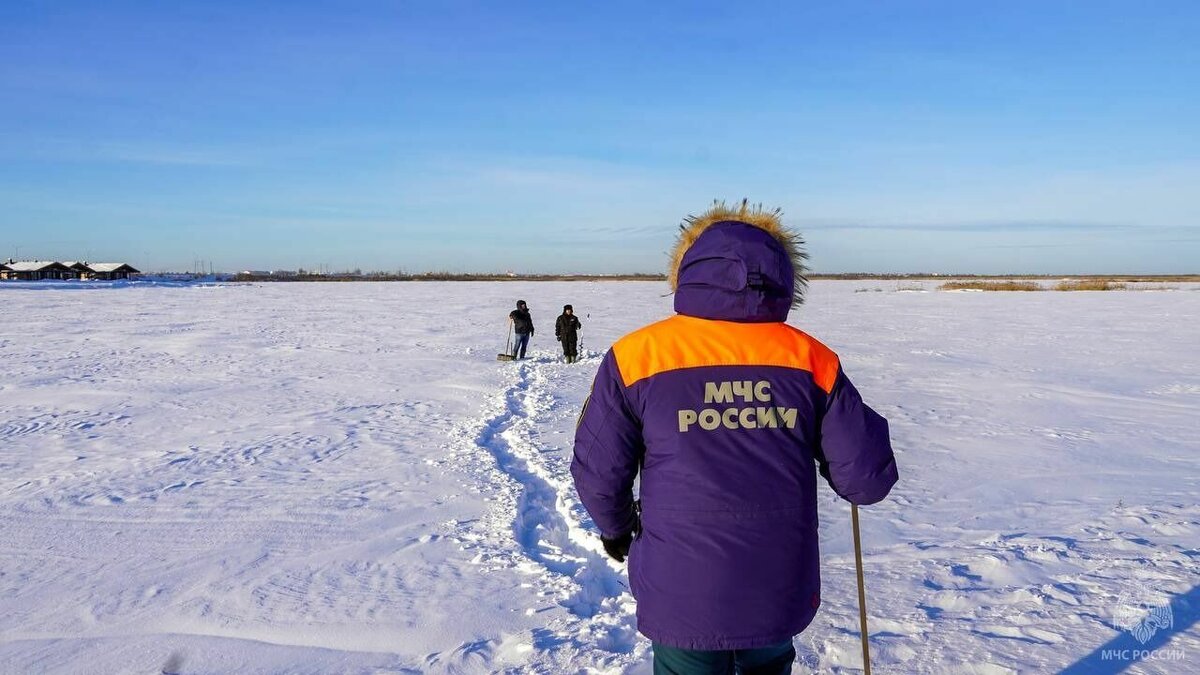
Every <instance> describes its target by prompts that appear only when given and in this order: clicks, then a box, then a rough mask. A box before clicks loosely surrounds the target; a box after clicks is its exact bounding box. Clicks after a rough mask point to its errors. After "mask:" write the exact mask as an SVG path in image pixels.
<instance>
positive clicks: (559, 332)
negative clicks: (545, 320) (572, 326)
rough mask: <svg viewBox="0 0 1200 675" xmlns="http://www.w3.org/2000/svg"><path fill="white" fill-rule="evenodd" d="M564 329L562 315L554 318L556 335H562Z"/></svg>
mask: <svg viewBox="0 0 1200 675" xmlns="http://www.w3.org/2000/svg"><path fill="white" fill-rule="evenodd" d="M562 329H563V320H562V317H561V316H560V317H558V318H557V319H555V320H554V336H555V337H562Z"/></svg>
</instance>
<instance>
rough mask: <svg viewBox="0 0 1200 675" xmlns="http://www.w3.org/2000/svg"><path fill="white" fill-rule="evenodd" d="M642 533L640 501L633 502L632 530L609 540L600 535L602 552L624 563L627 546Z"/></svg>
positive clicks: (627, 553)
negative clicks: (602, 546)
mask: <svg viewBox="0 0 1200 675" xmlns="http://www.w3.org/2000/svg"><path fill="white" fill-rule="evenodd" d="M641 533H642V500H640V499H639V500H636V501H634V502H633V529H632V530H630V531H628V532H626V533H625V534H623V535H621V536H619V537H617V538H615V539H609V538H607V537H605V536H604V535H600V543H601V544H604V552H605V553H607V554H608V557H610V558H612V559H613V560H616V561H617V562H625V558H626V557H627V556H628V555H629V546H630V545H631V544H632V543H633V540H634V538H635V537H637V536H638V535H639V534H641Z"/></svg>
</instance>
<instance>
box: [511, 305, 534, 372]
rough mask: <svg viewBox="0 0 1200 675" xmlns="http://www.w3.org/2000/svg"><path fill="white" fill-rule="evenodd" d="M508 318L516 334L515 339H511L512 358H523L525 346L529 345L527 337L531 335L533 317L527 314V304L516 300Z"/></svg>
mask: <svg viewBox="0 0 1200 675" xmlns="http://www.w3.org/2000/svg"><path fill="white" fill-rule="evenodd" d="M508 320H509V322H511V323H512V325H513V332H514V333H515V334H516V340H514V341H513V351H512V355H513V358H514V359H523V358H525V348H526V347H528V346H529V338H531V337H533V317H532V316H530V315H529V306H528V305H526V304H525V301H524V300H518V301H517V308H516V309H514V310H513V311H511V312H509V313H508Z"/></svg>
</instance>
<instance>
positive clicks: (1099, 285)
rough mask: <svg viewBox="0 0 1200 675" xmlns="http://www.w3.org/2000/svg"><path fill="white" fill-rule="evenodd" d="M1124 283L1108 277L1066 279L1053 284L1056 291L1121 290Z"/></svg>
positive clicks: (1123, 287)
mask: <svg viewBox="0 0 1200 675" xmlns="http://www.w3.org/2000/svg"><path fill="white" fill-rule="evenodd" d="M1125 288H1126V286H1125V284H1121V283H1117V282H1115V281H1110V280H1108V279H1068V280H1066V281H1060V282H1058V284H1056V285H1055V286H1054V290H1056V291H1123V290H1125Z"/></svg>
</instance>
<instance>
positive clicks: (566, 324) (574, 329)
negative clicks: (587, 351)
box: [554, 305, 583, 363]
mask: <svg viewBox="0 0 1200 675" xmlns="http://www.w3.org/2000/svg"><path fill="white" fill-rule="evenodd" d="M581 328H583V324H581V323H579V317H577V316H575V310H574V309H573V308H572V307H571V306H570V305H563V313H562V314H561V315H559V317H558V320H557V321H555V322H554V336H555V337H557V338H558V341H559V342H561V343H562V349H563V356H565V357H566V358H567V363H575V361H576V360H577V359H578V358H579V351H578V345H579V330H580V329H581Z"/></svg>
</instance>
